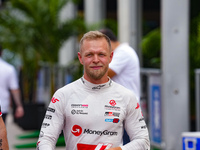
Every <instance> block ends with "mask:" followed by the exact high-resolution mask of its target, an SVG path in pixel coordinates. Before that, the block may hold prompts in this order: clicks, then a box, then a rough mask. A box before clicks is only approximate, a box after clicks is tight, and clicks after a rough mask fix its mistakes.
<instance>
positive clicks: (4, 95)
mask: <svg viewBox="0 0 200 150" xmlns="http://www.w3.org/2000/svg"><path fill="white" fill-rule="evenodd" d="M18 88H19V84H18V78H17V73H16V70H15V68H14V66H12V65H11V64H9V63H7V62H6V61H4V60H3V59H2V58H0V91H1V92H0V105H1V112H2V113H8V111H9V106H10V92H9V90H10V89H12V90H15V89H18Z"/></svg>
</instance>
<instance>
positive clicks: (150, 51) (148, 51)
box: [141, 29, 161, 68]
mask: <svg viewBox="0 0 200 150" xmlns="http://www.w3.org/2000/svg"><path fill="white" fill-rule="evenodd" d="M141 47H142V55H143V67H145V68H160V51H161V35H160V29H155V30H153V31H151V32H149V33H148V34H147V35H146V36H144V38H143V39H142V43H141Z"/></svg>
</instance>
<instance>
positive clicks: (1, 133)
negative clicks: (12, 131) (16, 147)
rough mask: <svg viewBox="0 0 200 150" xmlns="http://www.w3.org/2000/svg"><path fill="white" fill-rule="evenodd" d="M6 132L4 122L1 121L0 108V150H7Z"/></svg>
mask: <svg viewBox="0 0 200 150" xmlns="http://www.w3.org/2000/svg"><path fill="white" fill-rule="evenodd" d="M8 149H9V148H8V139H7V131H6V126H5V124H4V121H3V119H2V113H1V106H0V150H8Z"/></svg>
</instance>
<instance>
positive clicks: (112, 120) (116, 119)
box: [105, 118, 119, 123]
mask: <svg viewBox="0 0 200 150" xmlns="http://www.w3.org/2000/svg"><path fill="white" fill-rule="evenodd" d="M105 122H113V123H118V122H119V119H118V118H114V119H105Z"/></svg>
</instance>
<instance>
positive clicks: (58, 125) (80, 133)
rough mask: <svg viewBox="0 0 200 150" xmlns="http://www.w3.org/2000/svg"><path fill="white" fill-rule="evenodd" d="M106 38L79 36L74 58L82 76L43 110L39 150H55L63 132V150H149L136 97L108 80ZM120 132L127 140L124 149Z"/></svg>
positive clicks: (90, 34)
mask: <svg viewBox="0 0 200 150" xmlns="http://www.w3.org/2000/svg"><path fill="white" fill-rule="evenodd" d="M112 57H113V52H112V50H111V44H110V39H109V38H108V37H107V36H105V35H104V34H102V33H101V32H99V31H90V32H87V33H86V34H84V36H83V37H82V39H81V41H80V51H79V52H78V58H79V61H80V63H81V64H82V65H83V67H84V73H83V76H82V77H81V78H80V79H78V80H76V81H74V82H72V83H70V84H67V85H66V86H64V87H62V88H60V89H58V90H57V91H56V92H55V93H54V95H53V97H52V100H51V102H50V104H49V107H48V108H47V111H46V115H45V117H44V120H43V123H42V126H41V130H40V136H39V139H38V143H37V149H38V150H54V149H55V146H56V143H57V140H58V137H59V135H60V133H61V131H62V130H63V133H64V137H65V144H66V150H105V149H106V150H133V149H135V150H150V142H149V134H148V129H147V126H146V123H145V120H144V117H143V116H142V113H141V108H140V107H139V104H138V101H137V99H136V96H135V95H134V93H133V92H131V91H130V90H129V89H127V88H125V87H124V86H122V85H120V84H118V83H116V82H114V81H112V80H111V79H110V78H109V77H108V74H107V73H108V68H109V63H110V62H111V60H112ZM124 128H126V131H127V133H128V135H129V137H130V139H131V141H130V142H129V143H128V144H126V145H123V142H122V136H123V131H124Z"/></svg>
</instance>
